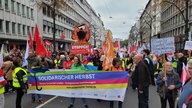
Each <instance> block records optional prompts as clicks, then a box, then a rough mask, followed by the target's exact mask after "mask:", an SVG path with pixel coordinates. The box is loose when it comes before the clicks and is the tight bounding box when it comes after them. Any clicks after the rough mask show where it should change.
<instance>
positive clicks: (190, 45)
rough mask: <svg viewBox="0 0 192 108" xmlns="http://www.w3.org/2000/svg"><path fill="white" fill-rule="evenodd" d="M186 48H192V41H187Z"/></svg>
mask: <svg viewBox="0 0 192 108" xmlns="http://www.w3.org/2000/svg"><path fill="white" fill-rule="evenodd" d="M185 50H192V41H186V42H185Z"/></svg>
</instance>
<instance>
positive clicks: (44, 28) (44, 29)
mask: <svg viewBox="0 0 192 108" xmlns="http://www.w3.org/2000/svg"><path fill="white" fill-rule="evenodd" d="M43 32H44V33H46V25H43Z"/></svg>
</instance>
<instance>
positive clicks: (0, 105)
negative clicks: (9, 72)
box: [0, 68, 7, 108]
mask: <svg viewBox="0 0 192 108" xmlns="http://www.w3.org/2000/svg"><path fill="white" fill-rule="evenodd" d="M6 84H7V81H6V80H5V79H4V75H3V71H2V69H1V68H0V108H4V106H5V97H4V92H5V88H4V86H5V85H6Z"/></svg>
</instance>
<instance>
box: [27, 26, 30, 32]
mask: <svg viewBox="0 0 192 108" xmlns="http://www.w3.org/2000/svg"><path fill="white" fill-rule="evenodd" d="M27 33H28V34H29V33H30V26H27Z"/></svg>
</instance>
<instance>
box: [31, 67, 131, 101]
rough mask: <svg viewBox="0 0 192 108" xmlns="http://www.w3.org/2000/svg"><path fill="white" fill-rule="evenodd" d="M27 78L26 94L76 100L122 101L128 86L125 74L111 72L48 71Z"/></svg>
mask: <svg viewBox="0 0 192 108" xmlns="http://www.w3.org/2000/svg"><path fill="white" fill-rule="evenodd" d="M36 78H37V80H38V82H37V84H38V86H39V87H42V90H41V91H38V90H36V83H35V78H34V77H33V75H31V74H30V75H29V76H28V83H29V89H28V93H36V94H46V95H56V96H65V97H76V98H93V99H103V100H116V101H123V100H124V97H125V93H126V88H127V84H128V76H127V72H122V71H121V72H112V71H102V72H101V71H97V72H95V71H94V72H93V71H92V72H90V71H80V72H77V71H58V72H57V71H54V72H53V71H48V72H45V73H37V74H36Z"/></svg>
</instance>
